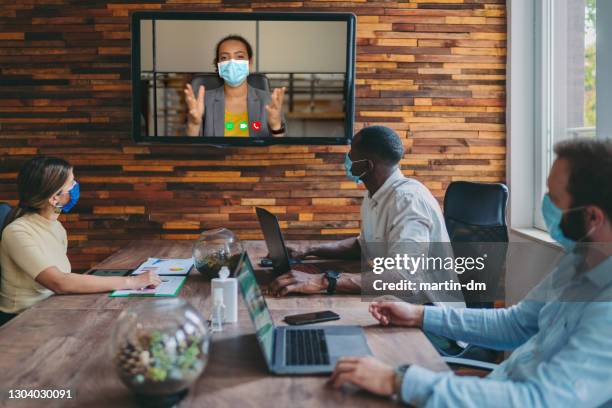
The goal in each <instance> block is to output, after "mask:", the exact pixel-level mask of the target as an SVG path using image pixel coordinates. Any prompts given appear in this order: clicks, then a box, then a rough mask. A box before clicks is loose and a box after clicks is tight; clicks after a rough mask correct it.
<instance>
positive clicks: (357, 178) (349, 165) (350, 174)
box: [344, 153, 367, 184]
mask: <svg viewBox="0 0 612 408" xmlns="http://www.w3.org/2000/svg"><path fill="white" fill-rule="evenodd" d="M362 161H367V159H363V160H357V161H352V160H351V158H350V157H349V154H348V153H347V154H346V156H344V170H345V171H346V177H348V178H349V179H350V180H351V181H354V182H355V183H357V184H359V183H363V181H361V178H362V177H363V176H365V175H366V173H367V171H364V172H363V173H362V174H361V175H359V176H354V175H353V172H351V169H352V168H353V164H355V163H359V162H362Z"/></svg>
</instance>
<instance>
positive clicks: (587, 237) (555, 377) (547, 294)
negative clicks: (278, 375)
mask: <svg viewBox="0 0 612 408" xmlns="http://www.w3.org/2000/svg"><path fill="white" fill-rule="evenodd" d="M555 153H556V154H557V160H556V161H555V163H554V164H553V167H552V169H551V172H550V175H549V178H548V191H549V192H548V194H547V195H546V196H545V197H544V200H543V205H542V212H543V216H544V220H545V222H546V224H547V227H548V230H549V232H550V234H551V236H552V237H553V238H555V239H556V240H557V241H558V242H559V243H560V244H561V245H562V246H563V247H564V249H565V250H566V252H567V255H566V256H565V257H563V258H562V260H561V261H560V263H559V264H558V265H557V267H556V268H555V269H554V270H553V271H552V272H551V273H550V274H549V275H548V276H547V277H546V278H545V279H544V280H543V281H542V282H541V283H540V284H539V285H538V286H537V287H536V288H534V289H533V290H532V291H531V292H530V293H529V294H528V295H527V297H526V298H525V299H524V300H523V301H521V302H520V303H519V304H517V305H515V306H513V307H510V308H507V309H452V308H439V307H432V306H420V305H412V304H408V303H400V302H387V303H373V304H371V305H370V311H371V313H372V315H373V316H374V318H376V319H377V320H378V321H380V323H381V324H383V325H390V324H393V325H401V326H407V327H421V328H423V330H426V331H428V332H431V333H434V334H439V335H442V336H446V337H449V338H452V339H455V340H461V341H465V342H468V343H471V344H475V345H479V346H483V347H488V348H493V349H496V350H514V352H513V353H512V354H511V356H510V357H509V358H508V359H507V360H506V361H504V362H503V363H502V364H500V365H499V366H498V367H497V368H496V369H495V370H494V371H492V372H491V373H490V374H489V375H488V376H487V377H485V378H478V377H459V376H456V375H454V374H453V373H435V372H432V371H430V370H427V369H425V368H422V367H419V366H416V365H411V366H408V367H406V366H403V367H400V368H397V369H394V368H393V367H390V366H388V365H386V364H384V363H382V362H379V361H378V360H376V359H374V358H371V357H365V358H346V359H341V360H339V362H338V364H337V366H336V370H335V372H334V374H333V375H332V377H331V378H330V384H331V385H332V386H334V387H341V386H342V385H343V384H345V383H353V384H355V385H357V386H360V387H362V388H364V389H367V390H369V391H371V392H374V393H376V394H379V395H386V396H391V395H394V394H395V395H396V396H397V397H398V398H399V399H401V401H403V402H405V403H409V404H413V405H416V406H426V407H446V406H453V407H457V406H465V407H490V406H495V407H499V406H516V407H561V406H564V407H566V406H569V407H597V406H612V222H611V221H612V183H611V182H610V180H612V141H611V140H609V139H608V140H572V141H568V142H563V143H561V144H558V145H557V146H556V147H555Z"/></svg>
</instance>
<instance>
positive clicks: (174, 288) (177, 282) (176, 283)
mask: <svg viewBox="0 0 612 408" xmlns="http://www.w3.org/2000/svg"><path fill="white" fill-rule="evenodd" d="M160 279H161V283H160V284H159V286H157V287H156V288H153V289H147V288H144V289H123V290H116V291H114V292H113V293H111V294H110V297H132V296H153V297H164V296H177V295H178V293H179V291H180V290H181V288H182V287H183V284H184V283H185V280H186V279H187V277H186V276H160Z"/></svg>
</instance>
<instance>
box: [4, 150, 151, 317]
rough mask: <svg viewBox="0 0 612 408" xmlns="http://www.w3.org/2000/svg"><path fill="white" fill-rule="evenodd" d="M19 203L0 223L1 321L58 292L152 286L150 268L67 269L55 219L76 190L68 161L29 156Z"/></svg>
mask: <svg viewBox="0 0 612 408" xmlns="http://www.w3.org/2000/svg"><path fill="white" fill-rule="evenodd" d="M17 190H18V192H19V202H18V204H17V205H16V206H15V207H14V208H13V209H12V210H11V212H9V214H8V215H7V216H6V219H5V221H4V225H3V226H2V231H1V232H2V235H1V237H2V239H1V240H0V266H1V268H2V274H1V275H0V325H2V324H3V323H4V322H6V321H8V320H10V319H11V318H13V317H14V316H16V315H17V314H19V313H21V312H23V311H24V310H26V309H28V308H29V307H31V306H33V305H35V304H36V303H38V302H40V301H41V300H44V299H46V298H48V297H49V296H51V295H53V294H54V293H56V294H63V293H95V292H109V291H112V290H117V289H141V288H144V287H147V286H153V287H154V286H157V285H159V283H160V279H159V277H158V276H157V275H155V274H154V273H146V274H143V275H144V276H143V275H138V276H135V277H102V276H91V275H82V274H78V273H71V265H70V261H69V259H68V256H67V250H68V237H67V235H66V230H65V229H64V227H63V226H62V224H61V222H60V221H59V220H58V218H59V216H60V214H61V213H63V212H69V211H71V210H72V209H73V208H74V206H75V205H76V204H77V201H78V199H79V196H80V188H79V183H78V182H77V181H76V180H75V178H74V172H73V168H72V166H71V165H70V164H69V163H68V162H66V161H65V160H62V159H59V158H54V157H37V158H34V159H31V160H30V161H28V162H27V163H26V164H25V165H24V166H23V168H22V169H21V171H20V172H19V176H18V178H17Z"/></svg>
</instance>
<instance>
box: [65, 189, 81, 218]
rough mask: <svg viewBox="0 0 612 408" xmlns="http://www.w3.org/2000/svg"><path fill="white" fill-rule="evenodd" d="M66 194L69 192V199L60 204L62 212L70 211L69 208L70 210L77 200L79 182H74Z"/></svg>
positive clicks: (79, 192)
mask: <svg viewBox="0 0 612 408" xmlns="http://www.w3.org/2000/svg"><path fill="white" fill-rule="evenodd" d="M68 194H70V200H69V201H68V202H67V203H66V204H64V205H63V206H62V211H63V212H70V210H72V209H73V208H74V206H75V205H76V203H77V201H79V197H80V196H81V188H80V187H79V183H77V182H75V183H74V186H72V188H71V189H70V191H69V192H68Z"/></svg>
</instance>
